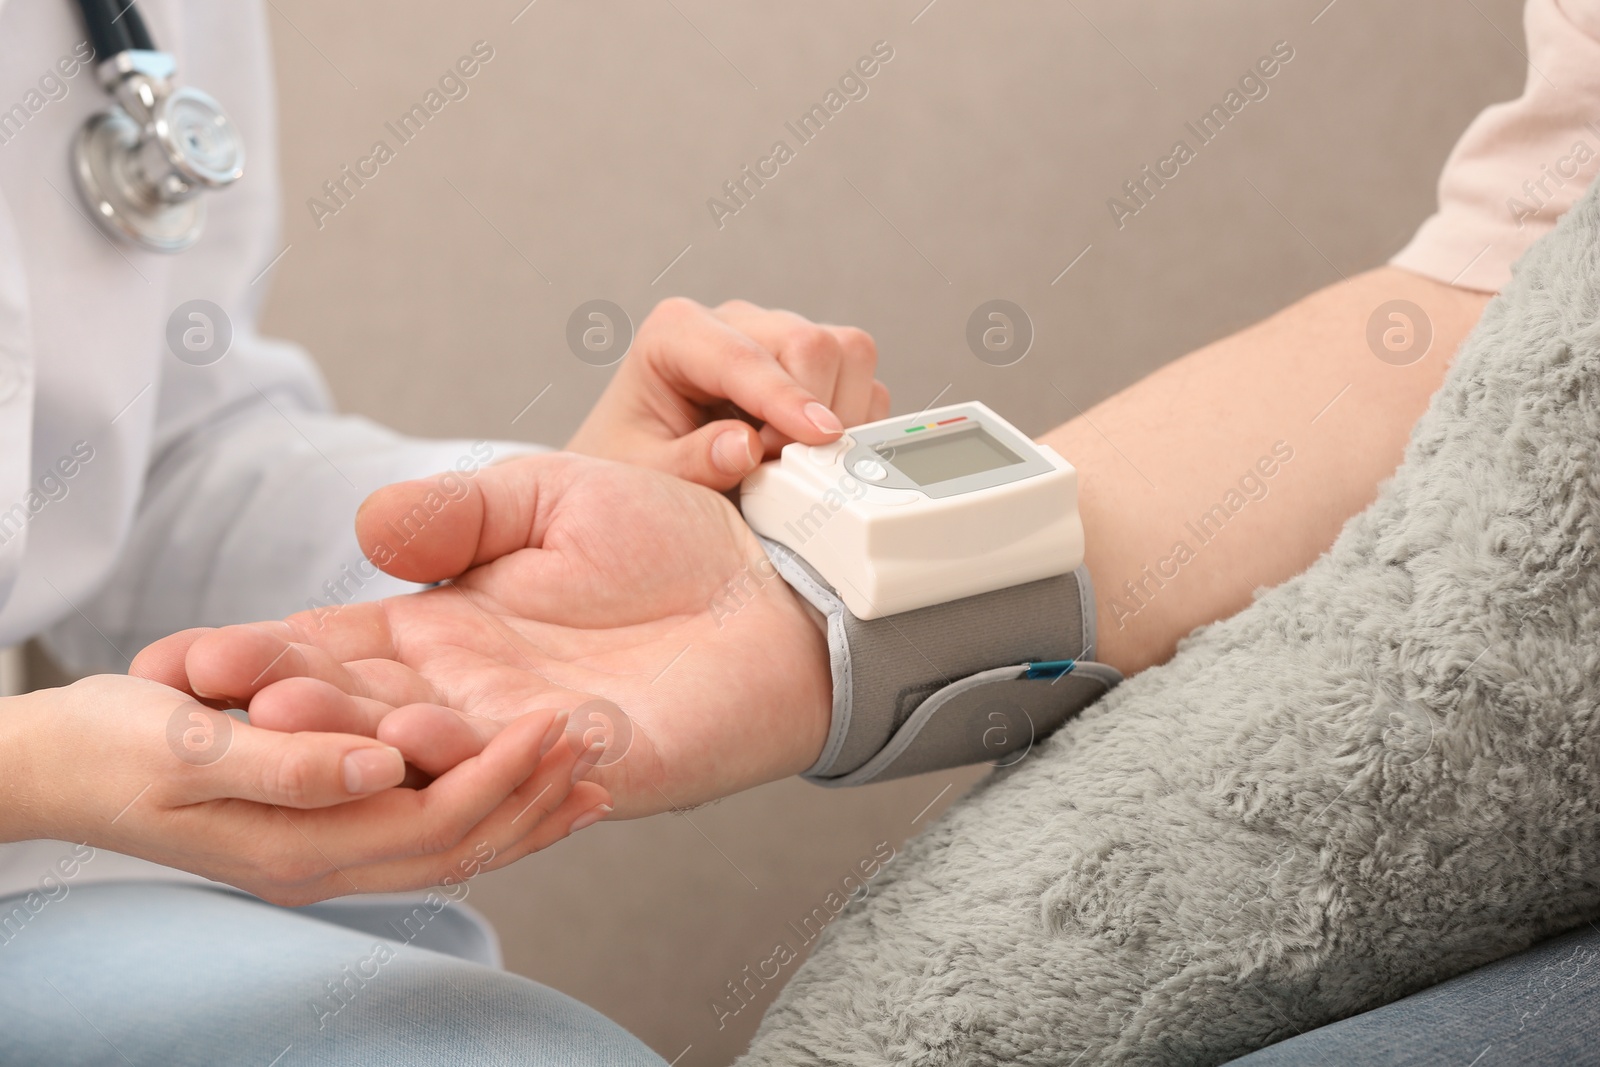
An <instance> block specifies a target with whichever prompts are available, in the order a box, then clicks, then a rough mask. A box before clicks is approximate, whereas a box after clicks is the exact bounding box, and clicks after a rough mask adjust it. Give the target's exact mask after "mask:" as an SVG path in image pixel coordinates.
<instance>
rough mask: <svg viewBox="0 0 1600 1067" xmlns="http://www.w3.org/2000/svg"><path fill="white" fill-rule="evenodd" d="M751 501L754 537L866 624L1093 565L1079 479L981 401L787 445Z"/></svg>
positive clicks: (754, 485) (751, 483) (746, 498)
mask: <svg viewBox="0 0 1600 1067" xmlns="http://www.w3.org/2000/svg"><path fill="white" fill-rule="evenodd" d="M740 500H741V507H742V508H743V510H744V517H745V521H746V522H748V523H749V524H750V528H751V529H752V530H754V531H755V532H756V533H758V534H761V535H762V536H764V537H770V538H771V539H772V540H774V541H777V542H779V543H780V544H784V545H787V546H788V547H789V548H791V549H793V550H794V551H795V552H796V553H798V554H799V555H800V556H801V558H803V559H804V560H805V561H806V562H807V563H809V564H811V566H812V567H814V568H815V569H816V570H817V572H818V573H819V574H821V575H822V577H823V578H825V579H827V581H828V583H829V584H830V585H832V586H833V588H834V589H835V590H837V591H838V594H839V598H840V599H841V600H843V601H844V603H845V606H846V607H848V608H849V609H850V611H851V613H852V614H853V615H855V617H856V618H858V619H876V618H881V617H883V616H886V615H896V614H898V613H900V612H902V611H908V610H911V609H913V608H922V607H927V606H929V605H930V604H943V603H946V602H948V601H951V600H958V599H960V598H961V597H967V596H972V595H974V594H977V593H987V592H991V591H992V590H995V589H1006V588H1009V587H1010V586H1013V585H1021V584H1022V583H1024V582H1031V581H1035V580H1036V579H1039V578H1049V577H1052V576H1054V575H1058V574H1066V573H1068V572H1069V571H1072V570H1075V569H1076V568H1077V567H1078V566H1079V565H1080V564H1081V563H1082V562H1083V523H1082V521H1081V520H1079V518H1078V472H1077V471H1075V470H1073V469H1072V466H1071V465H1070V464H1069V463H1067V461H1066V460H1064V459H1062V458H1061V457H1060V456H1058V455H1056V454H1055V451H1054V450H1052V449H1050V448H1048V447H1046V446H1045V445H1036V444H1034V443H1033V442H1032V441H1030V440H1028V439H1027V438H1026V437H1024V436H1023V435H1022V434H1020V433H1018V432H1017V431H1016V430H1015V429H1013V428H1012V427H1011V425H1010V424H1009V423H1007V422H1006V421H1005V420H1004V419H1002V418H1000V416H998V415H996V414H995V413H994V412H992V411H990V410H989V409H988V408H987V407H985V406H984V405H982V404H978V403H970V404H957V405H955V406H953V407H945V408H937V409H935V410H933V411H929V412H925V413H923V414H921V415H916V416H913V417H911V418H901V419H885V420H884V421H882V422H875V423H871V424H870V425H866V426H859V427H856V428H855V429H853V430H851V431H849V432H848V433H846V434H845V435H844V436H843V437H842V438H840V439H839V440H838V441H836V442H834V443H833V444H829V445H813V446H807V445H801V444H792V445H789V446H787V447H786V448H784V450H783V455H782V457H781V458H780V459H779V460H778V461H777V462H776V463H768V464H765V465H763V466H762V467H761V468H760V469H758V470H756V471H755V472H754V473H752V474H751V475H750V477H749V478H747V479H746V480H745V483H744V487H743V489H742V491H741V493H740Z"/></svg>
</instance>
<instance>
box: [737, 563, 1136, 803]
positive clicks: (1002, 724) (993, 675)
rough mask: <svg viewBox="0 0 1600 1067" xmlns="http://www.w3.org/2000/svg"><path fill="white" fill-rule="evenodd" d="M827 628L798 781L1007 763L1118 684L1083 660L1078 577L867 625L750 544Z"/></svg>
mask: <svg viewBox="0 0 1600 1067" xmlns="http://www.w3.org/2000/svg"><path fill="white" fill-rule="evenodd" d="M761 541H762V545H763V546H764V547H765V548H766V550H767V555H768V556H769V558H771V560H772V563H773V566H774V567H775V568H776V569H777V571H778V573H779V574H780V575H781V576H782V577H783V578H784V580H785V581H787V582H788V583H789V585H790V586H792V587H793V588H794V589H795V591H796V592H798V593H799V594H800V595H801V596H802V597H803V598H804V599H805V600H806V601H808V602H809V603H810V604H811V605H812V606H813V607H815V608H816V609H817V610H818V611H819V612H821V613H822V614H823V615H824V616H825V617H826V618H827V627H828V653H829V658H830V661H831V665H832V671H833V721H832V726H831V728H830V730H829V733H828V739H827V742H826V743H825V744H824V745H823V750H822V754H821V756H820V757H819V758H818V759H817V762H816V763H815V764H813V765H812V767H811V768H810V769H809V770H807V771H806V773H805V777H806V778H808V779H810V780H811V781H813V782H816V783H818V784H820V785H864V784H866V783H868V782H875V781H882V780H885V779H888V778H899V777H903V776H905V775H909V774H921V773H923V772H925V771H933V770H941V769H944V768H948V767H958V766H963V765H965V764H969V763H982V762H996V763H999V764H1001V765H1007V764H1010V763H1014V762H1016V761H1017V760H1019V759H1021V758H1022V757H1023V756H1024V755H1026V753H1027V751H1028V749H1029V748H1031V747H1032V745H1033V744H1034V743H1036V742H1037V741H1039V740H1042V739H1043V738H1044V737H1045V736H1047V735H1048V734H1050V733H1051V732H1053V731H1054V730H1056V729H1057V728H1058V727H1060V726H1061V725H1062V723H1064V722H1066V721H1067V720H1068V719H1070V718H1071V717H1072V716H1074V715H1076V714H1077V713H1078V712H1080V711H1082V710H1083V709H1084V708H1086V707H1088V706H1089V705H1090V704H1092V703H1093V702H1094V701H1095V700H1097V699H1099V698H1100V696H1101V695H1103V694H1104V693H1105V692H1106V691H1107V690H1109V689H1110V688H1111V687H1112V686H1114V685H1116V684H1117V683H1118V682H1120V681H1121V680H1122V675H1121V674H1119V673H1118V672H1117V671H1116V670H1115V669H1114V668H1112V667H1109V666H1106V665H1105V664H1103V663H1096V662H1094V661H1093V659H1092V657H1093V653H1094V594H1093V589H1092V587H1091V586H1090V583H1089V574H1088V571H1087V570H1085V569H1084V568H1082V567H1080V568H1079V569H1078V570H1077V571H1075V572H1073V573H1071V574H1063V575H1060V576H1058V577H1055V578H1046V579H1043V580H1041V581H1037V582H1029V583H1027V584H1025V585H1019V586H1013V587H1012V588H1009V589H1001V590H997V591H995V592H992V593H983V594H980V595H978V596H972V597H965V598H963V599H961V600H955V601H951V602H949V603H946V604H937V605H934V606H932V607H927V608H919V609H917V610H914V611H907V612H901V613H900V614H897V615H889V616H884V617H882V618H877V619H869V620H862V619H858V618H856V617H855V616H854V615H852V614H851V613H850V611H849V610H848V609H847V608H846V607H845V606H844V603H843V602H842V601H841V600H840V599H839V597H838V596H837V595H836V594H835V593H834V591H833V590H832V589H831V588H830V587H829V586H828V585H827V583H826V582H825V581H823V579H822V578H821V576H819V575H818V574H817V572H816V571H815V570H813V569H812V568H811V567H810V566H809V565H808V564H807V563H806V562H805V561H804V560H803V559H801V558H800V557H799V556H797V555H796V554H795V553H794V552H792V551H791V550H789V549H788V548H786V547H784V546H783V545H781V544H778V543H777V542H775V541H771V540H769V539H767V538H762V539H761Z"/></svg>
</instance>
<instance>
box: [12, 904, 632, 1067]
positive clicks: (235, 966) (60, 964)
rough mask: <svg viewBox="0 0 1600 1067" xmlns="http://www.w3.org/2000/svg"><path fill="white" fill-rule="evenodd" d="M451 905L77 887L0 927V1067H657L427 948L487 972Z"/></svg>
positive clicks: (560, 1007)
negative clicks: (67, 1066) (291, 905)
mask: <svg viewBox="0 0 1600 1067" xmlns="http://www.w3.org/2000/svg"><path fill="white" fill-rule="evenodd" d="M21 899H22V898H21V897H9V898H7V899H5V900H3V901H0V917H4V916H5V915H7V914H10V913H12V910H13V909H14V908H15V907H16V906H17V905H18V903H19V901H20V900H21ZM35 903H36V904H37V901H36V902H35ZM461 907H462V906H460V905H450V906H448V907H444V908H442V910H439V911H438V912H437V913H436V914H435V913H433V912H430V911H429V910H428V909H422V910H421V911H419V910H417V907H416V901H415V900H412V901H411V902H409V903H407V904H405V905H403V906H402V905H399V904H395V903H388V904H385V903H383V902H378V903H377V904H371V905H364V904H355V905H353V906H352V905H334V906H328V905H318V906H314V907H312V908H304V909H295V910H289V909H285V908H277V907H273V906H272V905H270V904H265V903H262V902H261V901H259V900H256V899H255V898H253V897H247V896H244V895H242V894H235V893H229V892H223V891H221V890H214V889H207V888H205V887H199V886H180V885H159V884H141V883H108V884H100V885H85V886H79V887H74V888H72V889H71V891H70V892H69V893H68V894H67V895H66V896H64V897H61V898H60V899H58V900H55V901H52V902H49V903H47V904H46V905H44V906H42V907H37V910H36V911H34V912H33V913H31V915H30V916H29V917H27V918H26V919H25V920H22V921H17V920H14V921H12V922H11V923H10V924H9V925H6V926H4V927H0V1005H4V1007H5V1017H4V1018H3V1019H0V1063H5V1064H30V1063H72V1064H105V1065H107V1067H128V1065H129V1064H134V1065H139V1067H143V1065H144V1064H151V1065H157V1064H159V1065H161V1067H186V1065H190V1064H192V1065H195V1067H202V1065H206V1067H209V1065H215V1064H252V1065H254V1067H295V1065H298V1064H341V1065H342V1064H394V1065H400V1067H413V1065H421V1064H441V1065H443V1064H449V1065H451V1067H454V1065H457V1064H465V1063H472V1064H479V1063H483V1064H490V1063H494V1064H538V1065H552V1064H561V1065H562V1067H569V1065H588V1064H594V1065H601V1064H604V1065H608V1067H632V1065H638V1067H661V1065H662V1063H663V1061H662V1060H661V1058H660V1057H658V1056H656V1055H655V1054H654V1053H653V1052H651V1051H650V1050H649V1049H648V1048H646V1047H645V1046H644V1045H643V1044H642V1043H640V1042H639V1041H638V1040H637V1039H636V1038H634V1037H632V1036H631V1035H630V1034H628V1033H627V1032H626V1031H625V1030H623V1029H622V1028H621V1027H619V1026H617V1025H616V1024H615V1023H612V1022H610V1021H609V1020H607V1019H606V1018H604V1017H603V1016H601V1015H599V1014H598V1013H596V1012H594V1011H593V1010H591V1009H589V1008H586V1007H584V1006H583V1005H582V1004H580V1003H578V1002H577V1001H575V1000H572V999H571V998H570V997H567V996H564V995H563V994H561V993H558V992H556V991H554V990H552V989H547V988H546V987H544V986H541V985H539V984H537V983H535V982H531V981H528V980H527V979H525V978H519V977H517V976H515V975H511V974H507V973H505V972H503V971H498V970H494V969H492V968H491V967H487V966H484V965H483V964H482V963H474V962H470V961H469V960H467V959H461V958H457V957H456V956H451V955H445V954H444V952H441V951H436V949H441V948H442V949H445V950H447V951H455V952H459V953H460V954H462V955H466V956H471V957H477V958H479V959H493V958H495V955H496V953H497V949H496V948H495V946H494V944H493V941H492V939H486V938H485V936H484V934H483V932H482V930H481V928H480V927H479V926H478V925H477V924H476V923H475V922H473V921H472V920H471V919H470V918H468V917H467V916H466V915H465V914H464V912H463V911H462V910H461ZM385 909H387V910H388V911H389V914H388V915H387V916H386V915H385V914H384V911H385ZM330 920H332V921H330ZM336 923H338V925H336ZM385 934H387V936H385ZM429 944H431V945H432V946H433V947H423V946H425V945H429Z"/></svg>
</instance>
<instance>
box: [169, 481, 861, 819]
mask: <svg viewBox="0 0 1600 1067" xmlns="http://www.w3.org/2000/svg"><path fill="white" fill-rule="evenodd" d="M357 529H358V533H359V535H360V537H361V543H362V546H363V548H364V549H366V550H367V552H368V554H369V555H370V556H371V557H372V559H373V560H374V561H375V562H377V563H378V564H379V565H380V566H382V567H383V568H384V569H385V570H387V571H389V572H390V573H391V574H395V575H397V576H399V577H402V578H407V579H410V580H413V581H423V582H426V581H437V580H443V579H450V580H449V581H448V582H447V584H445V585H444V586H441V587H440V588H436V589H430V590H426V591H424V592H421V593H416V594H412V595H409V596H400V597H392V598H390V599H387V600H384V601H379V602H377V603H372V604H361V605H352V606H348V607H339V608H329V609H322V610H319V611H313V612H304V613H301V614H299V615H296V616H292V617H291V618H290V619H288V620H285V621H284V622H281V623H263V624H256V625H252V626H248V627H244V626H235V627H227V628H224V629H222V630H216V631H208V632H204V633H201V634H199V635H198V636H197V635H196V633H195V632H194V631H189V632H188V633H186V634H181V635H176V636H175V637H173V638H169V639H167V642H164V643H160V644H158V645H157V646H152V648H151V650H149V651H148V652H147V653H146V654H144V655H143V656H141V664H140V668H141V669H142V671H143V672H144V673H148V674H152V675H153V676H157V677H159V678H161V680H164V681H168V682H173V681H177V682H178V683H179V684H182V682H183V681H184V680H186V681H187V683H188V685H189V686H190V687H191V688H192V690H193V691H194V692H195V693H196V694H197V695H200V696H203V697H207V698H213V699H227V698H232V699H234V700H244V699H249V698H252V697H253V698H254V699H253V701H252V702H251V704H250V715H251V721H252V722H254V723H257V724H258V725H267V726H273V727H277V728H282V729H305V728H318V729H329V728H332V727H333V725H334V724H335V723H336V724H337V725H338V728H343V729H355V730H361V731H363V732H367V733H374V732H375V733H376V734H377V736H378V737H380V738H382V739H383V740H385V741H387V742H389V743H390V744H393V745H395V746H396V747H398V748H400V749H401V751H402V752H404V753H405V754H406V756H407V759H408V761H409V762H411V763H413V764H415V765H416V766H418V767H420V768H421V769H422V770H424V771H426V772H428V773H439V772H441V771H443V770H444V769H447V768H448V767H450V766H453V765H454V764H455V763H456V762H458V761H459V760H460V759H463V758H465V757H466V756H469V755H472V754H473V753H474V752H475V751H477V749H478V748H480V747H481V745H482V744H483V742H484V741H485V740H486V739H487V737H488V736H489V735H491V734H492V733H493V732H494V731H495V730H497V729H498V727H499V725H500V724H502V723H504V722H505V721H507V720H509V719H512V718H515V717H516V716H519V715H522V714H524V713H525V712H528V711H530V710H533V709H536V708H550V707H556V708H562V709H570V710H572V712H573V721H572V725H571V727H570V728H569V731H568V734H569V738H577V737H584V738H585V741H584V742H581V743H585V744H586V743H587V741H588V740H593V739H596V738H604V739H605V740H606V741H607V742H608V747H607V748H606V749H604V750H601V751H600V752H598V753H597V754H596V756H595V757H594V758H595V760H596V762H597V764H598V765H597V767H596V768H595V770H594V771H593V772H592V773H591V775H590V777H592V778H593V779H594V780H596V781H598V782H600V783H601V784H603V785H605V786H606V787H607V788H608V789H609V790H610V791H611V793H612V795H613V796H614V798H615V800H616V803H617V807H618V815H620V816H632V815H641V814H647V813H649V812H654V811H661V810H665V809H667V808H669V807H680V806H685V805H689V804H696V803H700V802H703V801H705V800H708V799H711V798H714V797H717V796H722V795H725V794H727V793H731V792H734V791H736V790H738V789H742V788H748V787H749V786H752V785H755V784H758V783H760V782H764V781H768V780H771V779H774V778H778V777H782V776H785V775H788V774H793V773H795V772H797V771H800V770H803V769H805V767H806V766H808V765H809V764H810V762H811V761H812V760H813V759H814V758H815V757H816V755H817V753H818V752H819V751H820V750H821V747H822V742H823V737H824V735H825V733H826V730H827V722H828V714H829V713H828V705H829V693H830V688H829V685H830V683H829V678H828V669H827V656H826V652H825V648H824V643H823V639H822V635H821V633H820V631H819V629H818V628H817V626H816V625H815V624H814V623H813V622H812V620H811V619H810V618H808V617H807V615H806V609H805V608H804V607H803V606H802V605H801V604H800V602H799V600H798V599H797V598H796V597H795V596H794V594H793V593H792V592H791V591H790V590H789V589H788V587H787V586H786V585H784V583H783V582H782V581H781V580H779V579H777V578H776V577H775V576H774V575H773V574H772V571H771V569H770V566H768V565H767V563H766V558H765V555H764V554H763V553H762V550H761V547H760V544H759V543H758V542H757V541H756V540H755V538H754V537H753V536H752V535H751V534H750V531H749V530H748V529H747V528H746V527H745V525H744V523H743V522H742V521H741V520H740V518H739V515H738V513H737V512H736V511H735V509H734V508H733V507H732V506H731V505H730V504H729V503H728V502H727V500H726V499H724V498H723V497H721V496H719V495H717V494H716V493H713V492H711V491H710V490H707V489H703V488H700V487H698V486H693V485H689V484H688V483H686V482H681V481H678V480H676V479H674V478H671V477H668V476H666V475H661V474H657V473H654V472H651V471H646V470H642V469H639V468H635V467H627V466H622V465H618V464H613V463H606V462H603V461H597V460H590V459H584V458H581V457H577V456H573V455H568V454H559V455H550V456H535V457H528V458H524V459H519V460H514V461H511V462H509V463H505V464H501V465H499V466H496V467H491V468H488V469H486V470H484V471H482V472H480V473H479V474H478V475H477V476H476V477H475V478H473V479H472V480H471V481H470V482H469V481H467V480H465V479H459V478H455V477H453V476H448V475H447V476H444V477H442V478H439V479H433V480H430V481H426V482H409V483H402V484H400V485H396V486H390V487H388V488H387V489H384V490H381V491H380V492H378V493H376V494H374V495H373V497H372V498H370V499H369V500H368V502H367V503H366V504H365V505H364V506H363V509H362V512H361V515H360V516H359V518H358V520H357ZM286 641H287V642H290V643H289V644H287V645H286V643H285V642H286ZM163 645H165V646H166V647H164V648H163V647H162V646H163ZM179 662H181V664H182V668H181V672H182V673H183V674H185V675H186V679H184V678H178V679H174V678H173V677H171V675H172V674H174V673H176V672H178V670H179V668H178V667H177V664H178V663H179ZM163 664H165V666H163ZM311 679H317V681H312V680H311ZM347 694H350V695H347ZM419 705H420V706H419ZM434 705H444V706H445V707H447V708H453V709H457V710H458V711H459V712H461V713H463V716H464V718H463V717H462V716H457V715H455V714H452V713H447V712H445V711H443V710H442V709H441V708H439V707H437V706H434ZM613 705H614V707H613ZM394 709H398V710H394ZM616 709H620V711H621V714H620V716H619V715H618V713H617V711H616Z"/></svg>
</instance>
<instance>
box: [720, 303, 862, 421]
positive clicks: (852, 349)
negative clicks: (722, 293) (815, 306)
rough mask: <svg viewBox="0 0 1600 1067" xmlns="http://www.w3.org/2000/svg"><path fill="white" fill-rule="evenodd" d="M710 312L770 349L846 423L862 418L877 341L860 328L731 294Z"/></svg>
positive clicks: (798, 380) (783, 364)
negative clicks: (829, 322) (763, 305)
mask: <svg viewBox="0 0 1600 1067" xmlns="http://www.w3.org/2000/svg"><path fill="white" fill-rule="evenodd" d="M715 314H716V316H717V317H718V318H720V319H722V320H723V321H724V322H726V323H728V324H729V325H730V326H732V327H733V328H734V329H736V330H739V331H740V332H742V333H744V334H745V335H746V336H748V337H750V338H751V339H752V340H754V341H755V342H756V343H757V344H759V345H761V346H762V347H763V348H766V349H767V350H768V351H770V352H772V353H773V355H775V356H776V357H777V359H778V362H779V364H780V365H782V366H783V368H784V369H785V370H786V371H788V372H789V373H790V374H791V375H793V376H794V379H795V380H796V381H797V382H799V383H800V384H801V385H803V386H805V387H806V388H807V389H809V390H810V391H811V392H813V393H815V394H816V396H817V398H818V399H819V400H821V401H822V402H823V403H824V404H826V405H827V406H828V407H829V408H831V409H832V410H833V413H834V414H835V415H837V416H839V418H840V420H841V421H843V423H844V424H845V425H846V426H854V425H856V424H858V423H862V422H866V421H867V413H868V410H869V408H870V407H871V404H872V383H873V381H874V376H875V374H876V373H877V367H878V346H877V344H876V342H874V341H873V339H872V336H871V335H870V334H868V333H867V332H866V331H865V330H859V329H857V328H855V327H854V326H832V325H827V324H824V323H816V322H812V321H811V320H809V319H807V318H805V317H804V316H802V315H797V314H795V313H794V312H792V311H783V310H777V309H767V308H761V307H757V306H756V305H755V304H751V303H749V302H747V301H743V300H730V301H728V302H727V303H725V304H721V305H719V306H718V307H717V309H716V311H715Z"/></svg>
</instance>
